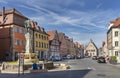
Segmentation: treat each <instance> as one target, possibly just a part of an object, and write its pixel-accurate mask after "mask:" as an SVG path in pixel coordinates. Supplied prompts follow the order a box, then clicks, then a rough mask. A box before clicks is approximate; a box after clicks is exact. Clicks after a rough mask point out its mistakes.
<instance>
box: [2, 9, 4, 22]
mask: <svg viewBox="0 0 120 78" xmlns="http://www.w3.org/2000/svg"><path fill="white" fill-rule="evenodd" d="M4 19H5V7H3V8H2V22H3V21H4Z"/></svg>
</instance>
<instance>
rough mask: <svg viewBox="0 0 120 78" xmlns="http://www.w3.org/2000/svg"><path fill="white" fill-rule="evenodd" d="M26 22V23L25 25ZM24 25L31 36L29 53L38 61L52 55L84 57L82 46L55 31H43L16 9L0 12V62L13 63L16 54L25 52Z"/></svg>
mask: <svg viewBox="0 0 120 78" xmlns="http://www.w3.org/2000/svg"><path fill="white" fill-rule="evenodd" d="M26 22H27V23H26ZM26 24H28V26H29V29H30V30H29V33H30V34H31V44H32V48H31V49H30V52H33V53H37V54H38V57H39V59H40V60H43V59H44V58H45V56H46V55H47V57H48V58H49V57H51V56H54V55H60V56H66V55H68V54H71V55H74V56H84V46H83V45H80V44H79V43H78V42H74V41H73V39H72V38H69V37H68V36H66V35H65V34H64V33H62V32H58V31H57V30H51V31H45V30H44V28H43V27H41V26H39V25H38V24H37V22H35V21H32V20H30V19H29V18H27V17H26V16H24V15H23V14H22V13H20V12H19V11H17V10H16V9H14V8H13V9H8V10H5V7H3V9H2V11H0V60H6V61H14V60H17V59H18V53H21V52H23V53H24V52H25V46H26V38H25V34H26V32H27V29H26V27H25V26H26Z"/></svg>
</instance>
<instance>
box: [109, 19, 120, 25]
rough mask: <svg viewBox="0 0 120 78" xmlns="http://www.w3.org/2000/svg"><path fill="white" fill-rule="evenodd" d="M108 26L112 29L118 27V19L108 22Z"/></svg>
mask: <svg viewBox="0 0 120 78" xmlns="http://www.w3.org/2000/svg"><path fill="white" fill-rule="evenodd" d="M110 24H113V25H112V27H116V26H120V17H119V18H117V19H116V20H114V21H110Z"/></svg>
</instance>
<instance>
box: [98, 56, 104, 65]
mask: <svg viewBox="0 0 120 78" xmlns="http://www.w3.org/2000/svg"><path fill="white" fill-rule="evenodd" d="M97 62H98V63H106V60H105V57H103V56H101V57H98V59H97Z"/></svg>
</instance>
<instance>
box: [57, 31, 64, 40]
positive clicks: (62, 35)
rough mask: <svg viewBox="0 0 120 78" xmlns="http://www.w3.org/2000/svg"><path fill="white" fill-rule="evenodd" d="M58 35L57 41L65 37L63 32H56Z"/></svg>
mask: <svg viewBox="0 0 120 78" xmlns="http://www.w3.org/2000/svg"><path fill="white" fill-rule="evenodd" d="M58 36H59V41H62V39H63V38H65V34H64V33H58Z"/></svg>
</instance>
